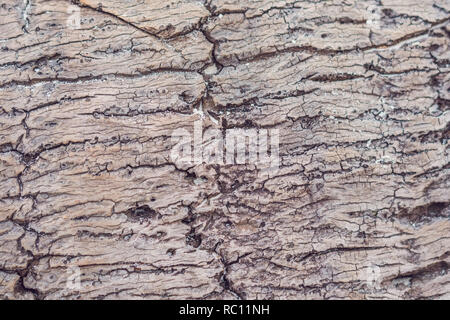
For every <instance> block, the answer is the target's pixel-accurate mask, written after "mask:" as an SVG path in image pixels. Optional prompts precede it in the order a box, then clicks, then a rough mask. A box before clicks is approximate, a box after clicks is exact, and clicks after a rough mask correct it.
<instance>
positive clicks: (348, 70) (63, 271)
mask: <svg viewBox="0 0 450 320" xmlns="http://www.w3.org/2000/svg"><path fill="white" fill-rule="evenodd" d="M69 5H76V6H78V7H79V8H80V9H81V22H82V24H81V28H80V29H75V28H73V27H71V26H68V23H67V19H68V18H69V15H70V13H68V11H67V8H68V6H69ZM449 10H450V2H448V1H447V0H382V1H356V0H349V1H335V0H331V1H319V0H309V1H292V0H287V1H269V0H245V1H242V0H207V1H205V3H203V1H200V0H196V1H193V0H173V1H163V0H145V1H138V0H131V1H125V0H99V1H96V0H80V1H63V0H58V1H56V0H54V1H47V0H45V1H44V0H25V1H24V0H9V1H7V2H3V3H2V4H0V137H1V141H0V181H1V184H0V297H1V298H3V299H21V298H25V299H59V298H68V299H80V298H81V299H101V298H107V299H118V298H127V299H128V298H145V299H152V298H153V299H178V298H194V299H235V298H242V299H256V298H258V299H267V298H268V299H284V298H287V299H305V298H306V299H323V298H353V299H364V298H407V299H408V298H413V299H415V298H447V299H448V298H450V275H449V273H448V270H449V263H450V255H449V252H450V251H449V250H450V249H449V247H450V235H449V234H450V220H449V217H450V206H449V189H448V187H449V182H450V180H449V178H448V177H449V164H448V163H449V155H448V137H449V125H448V123H449V118H450V113H449V111H448V110H449V100H450V93H449V89H450V81H449V80H450V73H449V70H450V51H449V49H448V44H449V38H450V26H449V16H450V12H449ZM200 108H201V110H202V112H203V115H204V119H203V121H204V126H205V129H206V128H220V129H229V128H277V129H279V130H280V158H281V168H280V170H279V171H278V172H277V173H276V175H275V176H270V177H268V176H265V175H261V174H258V170H259V169H258V168H255V166H254V165H252V164H247V165H223V166H220V165H208V164H202V165H195V166H192V167H180V166H177V165H176V164H174V163H172V162H171V159H170V157H169V154H170V150H171V148H172V146H173V144H172V141H171V135H172V133H173V132H174V130H176V129H179V128H185V129H187V130H189V131H192V127H193V123H194V121H195V120H198V119H200V117H201V114H199V113H201V112H199V111H198V110H200ZM374 265H375V266H377V268H379V269H377V270H379V271H380V273H379V278H377V279H378V282H377V283H376V285H371V284H369V283H368V282H367V275H368V271H370V270H371V269H370V268H371V267H373V266H374ZM71 266H79V268H80V270H81V272H82V274H81V288H80V289H79V290H75V291H74V290H69V289H68V288H67V286H66V280H67V270H68V268H69V267H71Z"/></svg>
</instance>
